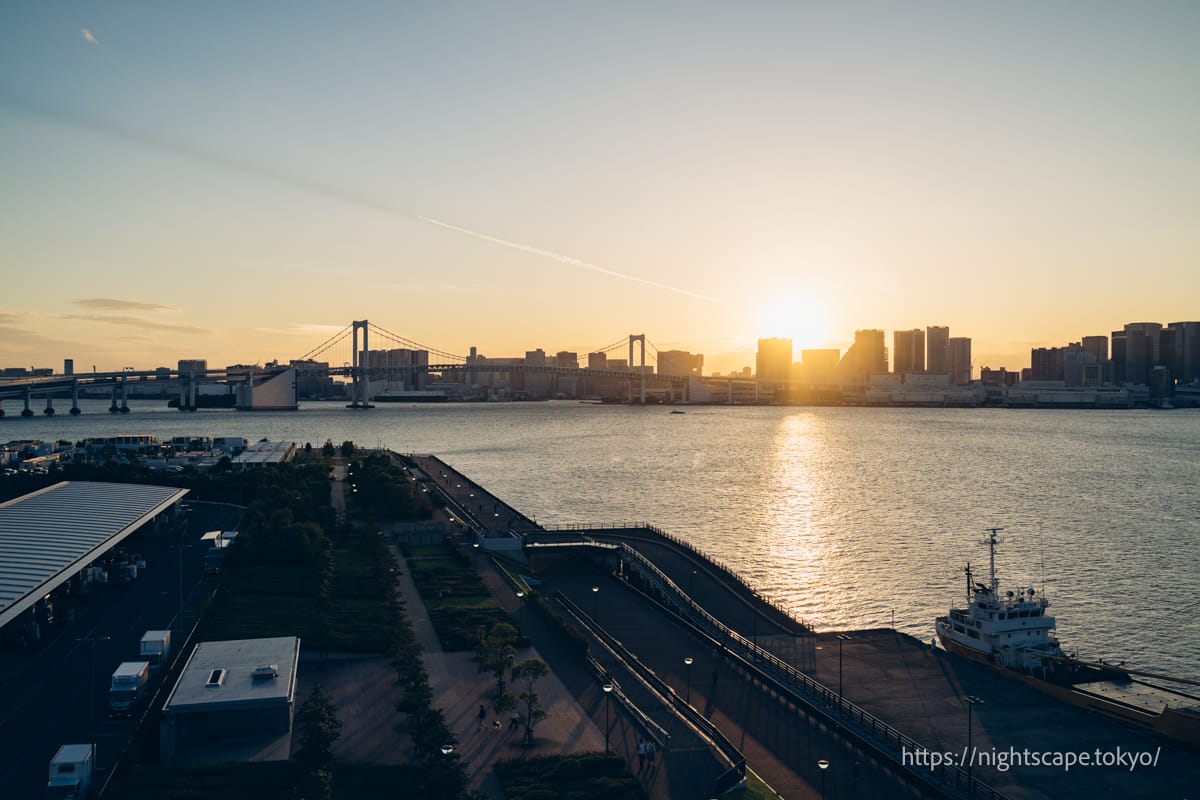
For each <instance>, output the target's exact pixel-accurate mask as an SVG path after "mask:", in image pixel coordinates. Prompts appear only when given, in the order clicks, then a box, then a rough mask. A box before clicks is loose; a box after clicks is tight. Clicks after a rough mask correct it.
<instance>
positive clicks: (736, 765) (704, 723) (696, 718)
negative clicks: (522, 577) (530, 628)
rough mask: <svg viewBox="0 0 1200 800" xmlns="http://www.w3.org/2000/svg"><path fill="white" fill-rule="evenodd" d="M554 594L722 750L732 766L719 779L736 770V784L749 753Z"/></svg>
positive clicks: (562, 596)
mask: <svg viewBox="0 0 1200 800" xmlns="http://www.w3.org/2000/svg"><path fill="white" fill-rule="evenodd" d="M554 597H555V599H556V600H558V601H559V602H560V603H562V604H563V605H564V606H565V607H566V608H567V610H568V611H570V612H571V614H572V615H574V616H575V618H576V619H577V620H579V622H580V623H581V624H583V625H584V626H585V627H586V628H587V629H588V630H589V631H591V633H592V635H593V636H595V637H596V638H597V639H599V640H600V642H601V643H602V644H604V645H605V647H608V648H609V649H611V650H613V651H615V652H616V653H617V654H618V655H619V656H620V657H621V659H622V660H623V661H624V662H625V664H626V666H627V667H630V668H632V670H633V671H634V672H635V673H636V675H637V677H638V679H639V680H641V681H643V682H644V683H646V684H647V685H648V686H649V687H650V688H651V689H652V690H653V691H654V692H655V693H656V694H658V695H659V696H661V697H663V698H664V699H666V701H667V702H668V703H670V705H671V708H672V710H673V711H674V712H675V714H676V715H677V716H679V717H680V718H681V719H683V720H684V721H686V722H687V723H688V724H689V725H691V726H692V727H693V728H694V729H696V730H697V731H698V732H699V733H700V734H701V736H703V737H704V738H706V739H708V740H709V741H710V742H711V743H712V745H713V746H714V747H716V748H717V750H718V751H720V753H721V755H722V757H724V758H725V760H726V761H728V762H729V764H730V767H729V769H728V770H726V771H725V772H724V773H722V774H721V775H720V776H718V778H717V780H723V781H726V782H727V781H728V776H729V774H730V773H734V774H737V775H738V776H739V778H738V781H735V782H734V783H732V784H730V786H736V785H737V783H738V782H740V781H741V779H742V777H744V775H745V769H746V757H745V756H744V755H742V752H741V751H740V750H738V748H737V747H736V746H735V745H734V744H733V742H731V741H729V739H728V738H726V736H725V734H723V733H721V730H720V729H719V728H718V727H717V726H716V725H714V724H713V723H712V722H710V721H709V720H708V718H707V717H705V716H704V715H703V714H701V713H700V712H699V711H697V710H696V709H695V708H693V707H692V706H691V704H690V703H687V702H685V701H684V700H683V698H681V697H680V696H679V693H678V692H676V691H675V689H674V688H673V687H671V686H670V685H668V684H667V682H666V681H664V680H663V679H662V678H660V677H659V676H658V673H656V672H655V671H654V670H652V669H650V668H649V667H648V666H646V665H645V664H643V663H642V661H641V660H640V659H639V658H638V657H637V656H636V655H634V654H633V653H632V652H631V651H630V650H629V648H627V647H625V645H624V644H622V642H621V641H620V640H619V639H617V638H616V637H615V636H613V635H612V634H610V633H609V632H608V631H606V630H604V628H601V627H600V626H599V625H596V624H595V623H594V621H593V620H592V619H591V617H588V616H587V615H586V614H585V613H584V612H583V610H582V609H581V608H579V606H578V605H576V604H575V603H574V601H572V600H571V599H570V598H569V597H567V596H566V595H565V594H563V593H562V592H561V591H558V590H555V592H554ZM722 793H723V792H719V793H718V794H722Z"/></svg>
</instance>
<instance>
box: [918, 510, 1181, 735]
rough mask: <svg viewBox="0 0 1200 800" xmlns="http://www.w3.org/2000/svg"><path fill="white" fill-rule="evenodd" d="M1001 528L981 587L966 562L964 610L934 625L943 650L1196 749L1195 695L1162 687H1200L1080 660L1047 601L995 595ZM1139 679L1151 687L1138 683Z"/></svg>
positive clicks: (1025, 594)
mask: <svg viewBox="0 0 1200 800" xmlns="http://www.w3.org/2000/svg"><path fill="white" fill-rule="evenodd" d="M1001 530H1003V529H1002V528H989V529H988V532H989V533H990V536H989V537H988V541H987V544H988V582H987V583H986V584H985V583H980V582H974V577H975V576H974V573H973V572H972V571H971V565H970V564H967V567H966V570H965V572H966V576H967V607H966V608H952V609H950V613H949V614H948V615H946V616H944V617H938V618H937V619H936V620H935V622H934V628H935V629H936V631H937V637H938V641H940V642H941V644H942V647H944V648H945V649H946V650H948V651H949V652H951V653H955V654H957V655H960V656H964V657H966V658H969V659H971V660H973V661H978V662H981V663H983V664H987V665H988V666H990V667H993V668H995V669H998V670H1000V671H1002V672H1004V673H1005V674H1007V675H1009V676H1010V677H1013V678H1015V679H1017V680H1020V681H1021V682H1022V683H1026V684H1028V685H1030V686H1033V687H1035V688H1037V689H1040V690H1041V691H1044V692H1047V693H1048V694H1051V695H1053V696H1054V697H1057V698H1058V699H1060V700H1065V701H1066V702H1068V703H1071V704H1073V705H1077V706H1083V707H1084V708H1089V709H1092V710H1094V711H1098V712H1100V713H1102V714H1105V715H1107V716H1110V717H1115V718H1117V719H1120V720H1123V721H1125V722H1133V723H1135V724H1137V725H1140V726H1143V727H1147V728H1150V729H1151V730H1153V731H1155V732H1156V733H1159V734H1161V735H1163V736H1166V737H1169V738H1171V739H1175V740H1177V741H1180V742H1183V743H1185V744H1188V745H1191V746H1193V747H1196V746H1200V696H1197V695H1196V694H1195V689H1190V691H1184V690H1183V689H1182V688H1172V687H1171V686H1168V685H1163V684H1173V685H1175V686H1179V687H1184V686H1186V687H1194V686H1200V682H1197V681H1189V680H1184V679H1181V678H1171V677H1169V676H1166V675H1157V674H1154V673H1147V672H1138V671H1135V670H1129V669H1125V667H1124V666H1123V665H1124V662H1121V664H1117V665H1114V664H1106V663H1104V662H1100V663H1092V662H1087V661H1080V660H1078V659H1076V658H1075V657H1074V656H1073V655H1067V654H1066V653H1064V652H1063V649H1062V646H1061V645H1060V644H1059V642H1058V639H1057V637H1056V635H1055V628H1056V626H1055V620H1054V617H1052V616H1050V614H1048V613H1047V609H1048V608H1049V607H1050V601H1049V600H1048V599H1046V597H1044V596H1041V595H1038V594H1037V592H1036V590H1034V589H1033V587H1029V588H1027V589H1023V590H1021V591H1018V592H1015V593H1014V592H1012V591H1009V592H1006V593H1005V594H1004V595H1003V596H1001V594H1000V581H999V580H998V579H997V578H996V545H997V544H999V542H998V541H997V539H996V535H997V534H998V533H999V532H1000V531H1001ZM1134 676H1139V677H1137V678H1135V677H1134ZM1143 677H1146V678H1151V679H1154V680H1155V682H1154V683H1150V682H1147V681H1145V680H1140V679H1139V678H1143Z"/></svg>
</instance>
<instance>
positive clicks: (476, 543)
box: [471, 542, 519, 594]
mask: <svg viewBox="0 0 1200 800" xmlns="http://www.w3.org/2000/svg"><path fill="white" fill-rule="evenodd" d="M471 547H472V549H474V550H475V571H476V572H478V571H479V542H475V543H473V544H472V545H471ZM518 594H519V593H518Z"/></svg>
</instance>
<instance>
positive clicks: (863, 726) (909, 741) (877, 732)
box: [627, 547, 1006, 800]
mask: <svg viewBox="0 0 1200 800" xmlns="http://www.w3.org/2000/svg"><path fill="white" fill-rule="evenodd" d="M627 553H628V554H629V555H630V557H631V559H632V560H635V561H637V562H638V563H639V565H640V566H643V567H645V568H647V569H649V570H650V571H652V572H653V573H654V574H655V577H656V579H657V580H658V581H659V582H661V583H663V584H664V585H665V586H667V587H669V588H670V589H671V591H672V592H673V593H674V594H675V596H676V598H678V599H680V600H682V602H683V603H684V604H685V606H686V607H688V608H689V609H690V610H691V611H692V612H693V613H695V614H697V615H698V616H699V617H700V618H701V619H702V620H703V621H704V623H705V624H706V625H707V626H708V627H709V628H710V630H709V631H705V630H704V629H703V628H701V627H700V626H699V625H697V624H696V623H695V622H693V621H692V620H689V619H687V618H685V617H684V616H683V615H682V614H681V613H678V612H675V611H673V610H672V609H671V608H669V607H666V606H662V607H663V608H664V610H665V611H666V612H667V613H669V614H672V615H673V616H675V617H676V619H677V620H678V621H679V622H681V623H682V624H684V625H685V626H687V627H690V628H692V630H693V632H694V633H695V634H697V635H698V636H700V637H702V638H704V639H707V640H708V641H709V642H710V643H711V644H713V645H716V646H717V647H720V648H721V649H722V651H723V652H724V653H725V654H726V655H727V656H732V657H735V658H737V660H738V661H740V662H741V663H742V665H743V667H744V668H745V669H746V670H747V671H749V672H754V673H757V674H758V675H759V676H760V677H763V678H766V679H768V680H769V681H770V682H771V683H773V684H775V685H776V687H777V688H779V689H781V690H783V691H787V692H788V693H789V694H790V695H792V697H793V698H794V699H795V700H797V701H798V702H799V703H800V704H802V705H804V706H805V707H807V708H808V709H809V710H810V711H812V712H814V713H815V714H816V715H817V716H819V717H821V718H824V719H825V720H827V721H828V722H829V723H831V724H832V725H834V726H835V727H837V728H838V729H839V730H841V731H842V732H843V733H844V734H849V735H851V736H852V737H853V738H855V739H857V740H858V741H859V742H860V743H862V744H863V745H865V746H866V747H868V748H869V749H871V750H874V751H875V752H876V753H877V754H878V755H879V756H880V757H881V758H883V759H884V760H886V761H888V762H890V763H891V764H892V765H893V766H895V767H896V769H897V770H899V771H900V772H901V773H902V774H907V775H910V776H911V777H913V778H914V779H916V780H917V781H918V782H920V783H922V784H926V785H929V786H930V787H931V788H934V789H935V790H937V791H940V792H942V793H949V794H952V795H956V796H960V797H981V798H985V800H1006V798H1005V795H1003V794H1001V793H1000V792H998V791H996V790H995V789H993V788H992V787H990V786H988V785H987V784H985V783H983V782H982V781H980V780H979V779H978V778H975V777H974V776H973V775H969V774H968V773H967V771H966V770H964V769H962V768H961V767H958V766H950V765H946V764H944V765H942V766H940V767H937V768H935V769H929V770H927V769H924V768H922V769H916V768H914V767H913V766H911V765H906V764H905V763H904V759H903V753H904V752H906V751H908V752H912V753H914V754H915V753H918V752H928V751H929V748H927V747H924V746H923V745H921V744H920V743H919V742H917V741H916V740H915V739H913V738H912V737H910V736H906V735H905V734H903V733H901V732H900V731H898V730H897V729H895V728H893V727H892V726H890V725H888V724H887V723H886V722H884V721H882V720H880V719H879V718H878V717H875V716H874V715H873V714H870V713H869V712H867V711H866V710H864V709H863V708H861V707H859V706H856V705H854V704H853V703H851V702H849V701H848V700H846V699H845V698H844V697H842V696H841V695H839V694H838V693H837V692H835V691H833V690H832V689H830V688H828V687H827V686H825V685H824V684H821V683H820V682H818V681H816V680H814V679H813V678H811V677H809V676H808V675H806V674H804V673H803V672H801V671H800V670H798V669H796V668H795V667H793V666H792V665H791V664H788V663H787V662H785V661H783V660H782V659H780V658H778V657H777V656H775V655H774V654H772V653H769V652H767V651H766V650H763V649H762V648H761V647H759V646H758V645H756V644H755V643H753V642H752V641H750V640H749V639H746V638H745V637H744V636H742V635H741V634H739V633H737V632H736V631H734V630H732V629H730V628H728V627H727V626H726V625H724V624H723V623H721V622H720V621H719V620H717V619H716V618H715V617H713V616H712V615H711V614H709V613H708V612H707V611H705V610H704V609H703V608H701V607H700V606H699V605H698V604H697V603H696V602H695V601H694V600H692V599H691V598H690V597H688V596H687V595H686V594H684V593H683V592H682V590H680V588H679V587H678V586H676V585H675V583H674V582H673V581H671V579H670V578H669V577H667V576H666V575H665V574H663V572H662V571H661V570H660V569H658V567H657V566H655V565H654V564H653V563H652V562H650V560H649V559H647V558H646V557H645V556H643V555H642V554H641V553H639V552H637V550H635V549H634V548H631V547H630V548H627ZM660 605H661V604H660ZM713 634H716V635H713ZM964 793H965V794H964Z"/></svg>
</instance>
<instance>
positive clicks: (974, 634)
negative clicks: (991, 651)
mask: <svg viewBox="0 0 1200 800" xmlns="http://www.w3.org/2000/svg"><path fill="white" fill-rule="evenodd" d="M967 636H970V637H971V638H972V639H978V638H979V631H973V630H968V631H967Z"/></svg>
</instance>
